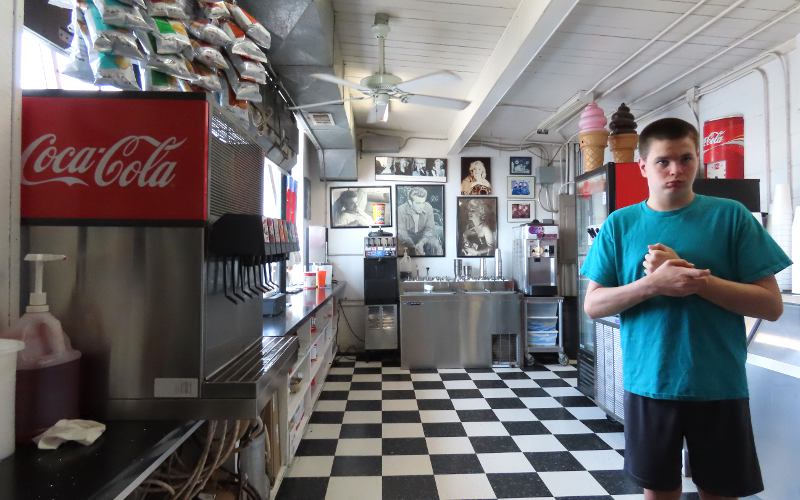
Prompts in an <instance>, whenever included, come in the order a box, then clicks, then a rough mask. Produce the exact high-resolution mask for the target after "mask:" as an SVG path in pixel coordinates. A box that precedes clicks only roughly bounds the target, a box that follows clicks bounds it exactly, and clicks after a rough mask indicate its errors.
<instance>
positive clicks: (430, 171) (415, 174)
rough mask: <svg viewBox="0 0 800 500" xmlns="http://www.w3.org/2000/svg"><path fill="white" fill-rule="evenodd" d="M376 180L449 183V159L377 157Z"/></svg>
mask: <svg viewBox="0 0 800 500" xmlns="http://www.w3.org/2000/svg"><path fill="white" fill-rule="evenodd" d="M375 180H376V181H401V182H402V181H405V182H447V158H412V157H408V156H400V157H392V156H376V157H375Z"/></svg>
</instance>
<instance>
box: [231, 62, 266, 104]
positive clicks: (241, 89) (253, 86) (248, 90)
mask: <svg viewBox="0 0 800 500" xmlns="http://www.w3.org/2000/svg"><path fill="white" fill-rule="evenodd" d="M224 71H225V76H226V77H227V79H228V84H230V86H231V88H232V89H233V93H234V95H235V96H236V99H238V100H242V101H252V102H261V89H260V88H259V86H258V84H257V83H254V82H248V81H245V80H242V79H240V78H239V75H237V74H236V70H235V69H233V68H228V69H226V70H224Z"/></svg>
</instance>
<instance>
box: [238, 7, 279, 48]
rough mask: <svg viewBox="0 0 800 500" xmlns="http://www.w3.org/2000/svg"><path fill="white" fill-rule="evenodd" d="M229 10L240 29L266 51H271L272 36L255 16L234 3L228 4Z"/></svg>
mask: <svg viewBox="0 0 800 500" xmlns="http://www.w3.org/2000/svg"><path fill="white" fill-rule="evenodd" d="M227 7H228V10H229V11H230V13H231V17H232V18H233V20H234V21H236V24H238V25H239V27H240V28H242V30H243V31H244V32H245V33H246V34H247V36H249V37H250V38H252V39H253V41H254V42H256V43H257V44H258V45H260V46H261V47H264V48H265V49H269V48H270V46H271V45H272V36H271V35H270V34H269V31H267V28H265V27H264V26H263V25H262V24H261V23H260V22H258V21H257V20H256V18H254V17H253V16H251V15H250V13H248V12H247V11H246V10H244V9H243V8H241V7H239V6H238V5H234V4H232V3H229V4H227Z"/></svg>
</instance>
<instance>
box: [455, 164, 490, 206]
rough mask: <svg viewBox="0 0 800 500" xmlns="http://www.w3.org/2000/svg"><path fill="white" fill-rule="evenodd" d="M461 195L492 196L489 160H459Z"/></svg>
mask: <svg viewBox="0 0 800 500" xmlns="http://www.w3.org/2000/svg"><path fill="white" fill-rule="evenodd" d="M461 194H463V195H467V196H476V195H477V196H481V195H490V194H492V159H491V158H489V157H482V158H472V157H464V158H461Z"/></svg>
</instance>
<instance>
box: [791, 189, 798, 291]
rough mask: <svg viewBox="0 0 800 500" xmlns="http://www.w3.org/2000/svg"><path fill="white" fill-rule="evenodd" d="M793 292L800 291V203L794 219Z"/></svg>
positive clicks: (795, 210)
mask: <svg viewBox="0 0 800 500" xmlns="http://www.w3.org/2000/svg"><path fill="white" fill-rule="evenodd" d="M791 257H792V262H794V264H792V266H791V267H790V269H791V270H792V293H800V205H798V206H796V207H794V220H793V221H792V254H791Z"/></svg>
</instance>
